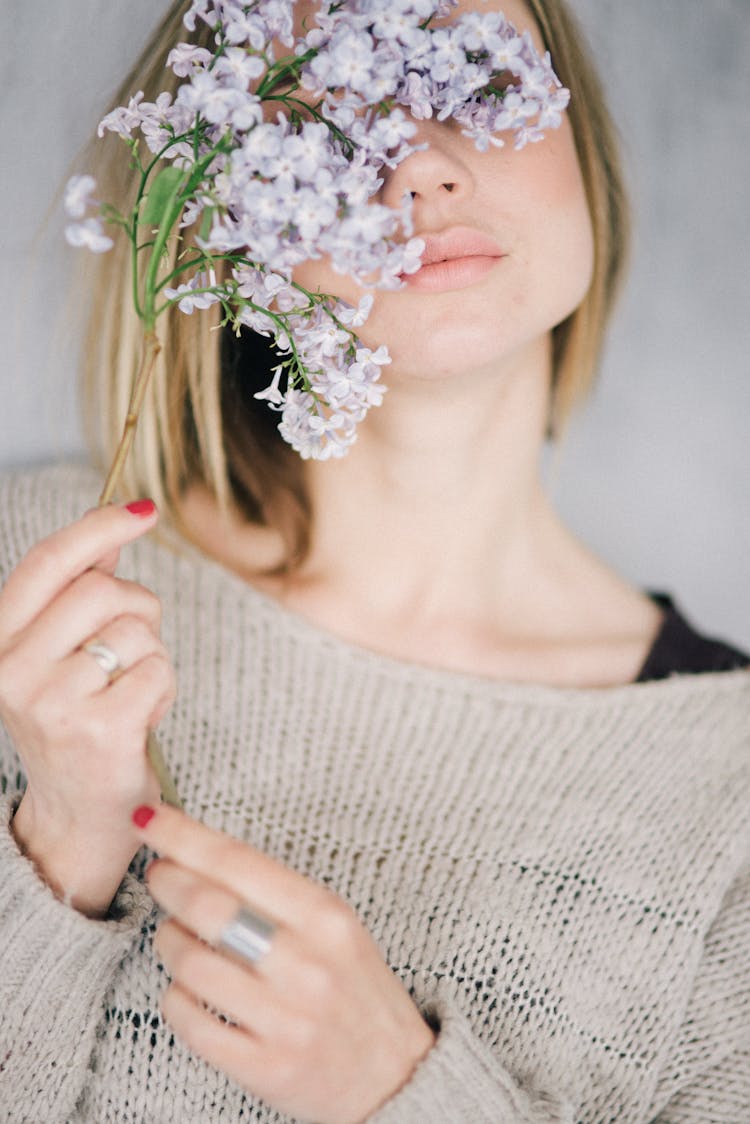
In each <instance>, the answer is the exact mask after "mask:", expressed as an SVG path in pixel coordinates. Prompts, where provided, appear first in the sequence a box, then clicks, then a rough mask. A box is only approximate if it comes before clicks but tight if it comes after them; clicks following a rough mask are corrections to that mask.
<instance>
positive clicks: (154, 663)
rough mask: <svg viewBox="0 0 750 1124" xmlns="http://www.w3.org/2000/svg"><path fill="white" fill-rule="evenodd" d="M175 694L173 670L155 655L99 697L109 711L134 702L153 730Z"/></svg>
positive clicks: (161, 658)
mask: <svg viewBox="0 0 750 1124" xmlns="http://www.w3.org/2000/svg"><path fill="white" fill-rule="evenodd" d="M176 693H177V684H176V682H175V675H174V669H173V668H172V665H171V663H170V662H169V660H168V658H167V656H166V654H164V655H162V654H161V653H159V652H156V653H154V654H152V655H150V656H145V657H144V658H143V659H142V660H139V662H138V663H137V664H135V665H134V666H133V667H130V668H128V670H127V671H126V672H125V673H124V675H121V676H120V677H119V678H118V679H116V680H115V681H114V682H113V683H111V684H110V686H109V687H107V689H106V691H102V692H101V694H100V695H99V696H98V697H99V700H100V704H101V706H102V707H105V708H107V709H110V708H111V709H112V710H116V709H117V708H119V707H122V708H125V707H127V706H129V707H131V708H132V707H133V699H135V700H136V702H137V706H138V713H139V714H141V715H143V717H144V720H145V723H146V726H147V727H148V728H149V729H150V730H153V729H155V728H156V726H158V724H159V722H161V720H162V718H163V717H164V715H165V714H166V712H167V710H168V709H169V707H170V706H171V705H172V703H173V702H174V700H175V696H176ZM178 780H179V778H178Z"/></svg>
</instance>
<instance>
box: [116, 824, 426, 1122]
mask: <svg viewBox="0 0 750 1124" xmlns="http://www.w3.org/2000/svg"><path fill="white" fill-rule="evenodd" d="M152 811H153V815H152V816H151V818H150V819H149V820H148V822H147V823H145V822H144V821H145V820H146V819H147V814H148V813H147V811H146V810H145V809H138V811H137V812H136V813H134V822H136V824H138V823H139V821H140V824H141V825H143V826H140V834H141V837H142V839H143V842H144V843H146V844H147V845H148V846H149V847H151V848H153V849H154V850H155V851H157V852H158V853H159V855H160V856H163V857H161V858H159V859H157V860H156V861H155V862H153V863H152V864H151V866H150V867H149V870H148V874H147V879H148V885H149V888H150V890H151V893H152V895H153V897H154V899H155V901H156V902H157V904H158V905H160V906H161V907H162V909H164V910H165V912H166V913H167V914H168V915H169V917H168V919H167V920H166V921H164V922H162V924H161V925H160V926H159V929H158V932H157V935H156V941H155V948H156V951H157V954H158V955H159V958H160V960H161V961H162V963H163V964H164V966H165V968H166V969H167V972H168V973H169V975H170V976H171V978H172V983H171V984H170V986H169V987H168V988H167V991H166V992H165V994H164V996H163V999H162V1004H161V1009H162V1013H163V1015H164V1018H165V1019H166V1020H167V1022H168V1023H169V1024H170V1025H171V1027H172V1029H173V1030H174V1032H175V1034H177V1035H178V1036H179V1037H180V1038H181V1039H182V1040H183V1042H185V1044H186V1045H187V1047H188V1049H190V1050H191V1051H192V1052H193V1053H196V1054H199V1055H200V1056H201V1057H203V1058H204V1059H205V1060H206V1061H207V1062H210V1063H211V1064H212V1065H214V1066H216V1067H217V1068H218V1069H220V1070H222V1071H223V1072H224V1073H226V1074H227V1075H228V1076H229V1077H231V1078H233V1079H234V1080H235V1081H236V1082H238V1084H240V1085H241V1086H242V1087H243V1088H244V1089H246V1090H247V1091H248V1092H249V1093H252V1094H254V1095H255V1096H258V1097H262V1098H263V1100H265V1101H266V1102H267V1103H269V1104H271V1105H273V1106H274V1107H275V1108H277V1109H278V1110H280V1111H281V1112H284V1113H287V1114H289V1115H291V1116H296V1117H299V1118H301V1119H304V1120H314V1121H319V1122H321V1124H355V1122H359V1121H362V1120H365V1119H366V1118H367V1117H368V1116H370V1115H371V1114H372V1113H373V1112H374V1111H375V1110H376V1109H377V1108H379V1107H380V1106H381V1105H382V1104H383V1103H384V1102H385V1101H387V1100H388V1099H389V1098H390V1097H391V1096H393V1094H394V1093H395V1092H396V1091H397V1090H398V1089H399V1088H401V1086H402V1085H404V1084H405V1083H406V1082H407V1081H408V1079H409V1077H410V1076H411V1074H412V1073H413V1071H414V1069H415V1067H416V1065H417V1063H418V1062H419V1061H420V1060H421V1059H422V1058H423V1057H424V1056H425V1054H427V1052H428V1051H429V1050H430V1048H431V1046H432V1045H433V1043H434V1041H435V1035H434V1033H433V1031H432V1030H431V1029H430V1028H429V1026H428V1025H427V1023H426V1022H425V1021H424V1019H423V1018H422V1016H421V1015H420V1013H419V1011H418V1010H417V1008H416V1006H415V1005H414V1002H413V1000H412V999H411V997H410V995H409V993H408V992H407V991H406V989H405V988H404V986H403V984H402V983H401V982H400V981H399V980H398V979H397V977H396V976H395V975H394V974H393V972H392V971H391V970H390V968H389V967H388V966H387V964H386V963H385V962H384V961H383V958H382V956H381V954H380V952H379V950H378V948H377V946H376V944H375V942H374V941H373V939H372V937H371V936H370V935H369V933H368V932H367V930H366V929H365V928H364V926H363V925H362V924H361V922H360V921H359V919H358V918H357V916H356V914H355V913H354V911H353V910H352V909H350V908H349V906H348V905H346V904H345V903H344V902H343V901H342V900H341V899H340V898H338V897H337V896H336V895H335V894H333V893H332V892H331V891H330V890H327V889H326V888H325V887H324V886H322V885H320V884H318V883H315V882H313V881H311V880H309V879H308V878H305V877H303V876H302V875H301V874H297V873H296V872H294V871H292V870H290V869H289V868H288V867H286V866H284V865H283V864H282V863H279V862H276V861H275V860H274V859H272V858H270V857H269V856H268V855H265V854H263V853H262V852H261V851H257V850H255V849H254V848H252V847H250V846H248V845H247V844H245V843H240V842H238V841H237V840H235V839H232V838H230V837H229V836H227V835H224V834H223V833H222V832H218V831H213V830H211V829H210V828H207V827H205V826H204V825H203V824H201V823H198V822H197V821H196V820H192V819H190V818H189V817H188V816H186V815H184V814H183V813H181V812H178V811H175V810H174V809H173V808H169V807H166V806H164V805H162V806H160V807H159V808H158V809H154V810H152ZM242 906H249V908H250V909H251V910H252V911H253V912H256V911H257V913H258V914H259V915H261V916H262V917H265V918H267V919H269V920H270V921H272V922H273V924H274V925H275V929H274V932H273V935H272V937H271V942H270V946H269V948H268V950H267V951H266V952H265V953H264V954H263V955H262V956H261V957H260V959H258V960H257V961H256V962H255V963H253V964H250V963H249V962H246V961H241V960H238V959H236V958H234V957H233V956H228V955H226V954H224V953H222V952H220V951H219V950H218V948H217V947H212V946H216V945H218V942H219V941H220V938H221V935H222V931H223V930H224V929H225V928H226V926H227V924H228V923H229V922H230V921H231V920H232V919H233V918H234V917H235V916H236V915H237V913H238V910H239V909H240V908H241V907H242ZM206 1005H208V1007H210V1008H212V1009H213V1010H215V1011H218V1012H220V1013H221V1014H222V1015H223V1016H226V1017H228V1019H229V1020H231V1021H230V1022H227V1021H226V1020H225V1019H224V1020H222V1019H219V1018H217V1016H216V1015H215V1014H213V1013H212V1012H211V1011H209V1010H207V1008H206Z"/></svg>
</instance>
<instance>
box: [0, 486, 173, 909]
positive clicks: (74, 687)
mask: <svg viewBox="0 0 750 1124" xmlns="http://www.w3.org/2000/svg"><path fill="white" fill-rule="evenodd" d="M132 506H133V510H131V509H130V508H128V507H127V506H123V507H116V506H108V507H104V508H100V509H95V510H93V511H89V512H87V514H86V515H84V516H83V518H82V519H80V520H78V522H76V523H74V524H72V525H71V526H69V527H65V528H64V529H63V530H61V531H58V532H56V533H55V534H53V535H50V536H49V538H46V539H44V540H42V541H41V542H40V543H37V545H36V546H34V547H32V549H31V550H30V551H29V553H28V554H27V555H26V557H25V558H24V559H23V560H22V561H21V562H20V564H19V565H18V566H17V568H16V569H15V570H14V571H13V573H12V574H11V575H10V577H9V578H8V581H7V583H6V585H5V587H4V588H3V590H2V592H0V718H2V720H3V722H4V724H5V726H6V727H7V729H8V732H9V733H10V735H11V738H12V739H13V742H14V744H15V747H16V750H17V752H18V755H19V757H20V758H21V761H22V762H23V766H24V769H25V772H26V776H27V778H28V787H27V789H26V792H25V794H24V796H23V799H22V801H21V804H20V805H19V807H18V810H17V812H16V815H15V817H14V820H13V832H14V835H15V836H16V839H17V840H18V842H19V844H20V846H21V847H22V848H23V850H24V851H25V852H26V854H27V855H28V856H29V857H30V858H31V859H32V860H33V861H34V862H35V864H36V866H37V868H38V869H39V872H40V874H41V875H42V877H43V878H44V879H45V880H46V881H47V882H48V884H49V885H50V886H51V887H52V889H53V890H54V891H55V892H56V893H57V894H58V895H59V896H61V897H63V898H64V899H65V900H67V901H69V902H70V904H72V905H73V906H74V907H75V908H77V909H79V910H81V911H82V912H84V913H86V914H88V915H90V916H94V917H101V916H104V915H105V914H106V912H107V909H108V907H109V905H110V903H111V901H112V898H113V897H114V895H115V893H116V891H117V887H118V886H119V884H120V882H121V881H122V878H123V875H124V874H125V871H126V870H127V868H128V865H129V863H130V861H131V859H132V857H133V855H134V854H135V852H136V851H137V849H138V838H137V837H136V835H135V832H134V830H133V827H132V823H131V821H130V812H131V810H132V809H133V808H134V807H136V806H137V805H138V804H143V803H145V804H148V803H152V804H153V803H154V802H158V800H159V784H158V781H157V779H156V776H155V774H154V772H153V770H152V768H151V766H150V764H149V761H148V758H147V755H146V739H147V734H148V731H149V729H151V728H153V727H155V726H156V725H157V723H158V722H159V721H160V720H161V718H162V717H163V716H164V714H165V712H166V711H167V709H168V708H169V706H170V704H171V702H172V701H173V699H174V695H175V679H174V672H173V670H172V666H171V663H170V661H169V657H168V655H167V652H166V650H165V648H164V646H163V645H162V643H161V640H160V638H159V626H160V616H161V612H160V605H159V601H158V600H157V598H156V597H155V595H154V594H153V593H151V592H150V591H149V590H147V589H145V588H144V587H143V586H141V585H138V584H136V583H134V582H130V581H124V580H123V579H121V578H117V577H115V573H114V571H115V567H116V565H117V561H118V557H119V550H120V547H122V546H124V545H125V544H126V543H128V542H132V541H133V540H134V539H136V538H138V537H139V536H140V535H142V534H144V533H145V532H146V531H149V530H150V529H151V528H152V527H153V526H154V524H155V523H156V520H157V512H156V509H155V507H153V505H149V504H148V503H143V502H142V503H140V504H135V505H132ZM94 638H95V639H96V640H98V641H100V642H101V643H102V644H105V645H106V646H107V647H108V648H111V649H112V651H113V652H114V653H116V655H117V656H118V657H119V660H120V663H121V665H122V670H121V671H119V672H118V673H117V676H116V677H115V678H114V679H113V680H112V681H111V682H110V680H109V677H108V676H107V674H106V673H105V672H104V671H103V670H102V668H101V667H100V666H99V664H98V663H97V662H96V660H95V659H94V658H93V656H92V655H91V654H89V653H88V652H86V651H85V650H84V648H83V645H84V644H86V643H87V641H90V640H92V639H94Z"/></svg>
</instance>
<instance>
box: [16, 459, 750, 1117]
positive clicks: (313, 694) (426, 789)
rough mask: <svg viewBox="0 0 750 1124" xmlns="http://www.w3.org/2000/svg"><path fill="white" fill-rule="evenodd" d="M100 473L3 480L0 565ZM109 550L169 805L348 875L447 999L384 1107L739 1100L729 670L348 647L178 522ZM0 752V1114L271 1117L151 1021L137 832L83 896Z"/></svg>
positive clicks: (739, 961)
mask: <svg viewBox="0 0 750 1124" xmlns="http://www.w3.org/2000/svg"><path fill="white" fill-rule="evenodd" d="M97 485H98V478H97V477H96V476H94V475H93V474H92V473H91V472H89V471H88V470H87V469H82V468H71V467H67V468H59V469H52V470H42V471H36V472H33V473H25V474H17V475H12V476H10V477H7V478H5V479H3V480H2V483H0V578H2V579H4V578H5V577H6V576H7V574H8V572H9V570H10V569H11V568H12V567H13V566H14V565H15V564H16V563H17V562H18V560H19V559H20V557H21V556H22V554H23V553H24V552H25V551H26V549H28V547H29V545H30V544H31V543H32V542H34V541H35V540H37V539H39V538H40V537H42V536H43V535H46V534H48V533H49V532H50V531H51V530H52V529H53V528H56V527H58V526H61V525H62V524H64V523H66V522H69V521H71V520H72V519H74V518H75V517H77V516H78V515H80V514H81V512H82V511H83V510H85V509H86V508H87V507H89V506H91V505H92V503H93V502H94V500H95V497H96V490H97ZM120 573H122V574H123V575H125V576H127V577H130V578H133V579H135V580H138V581H141V582H143V583H144V584H146V585H148V586H149V587H151V588H153V589H154V590H155V591H156V592H157V593H158V595H159V596H160V597H161V599H162V601H163V605H164V623H163V635H164V638H165V641H166V644H167V646H168V648H169V650H170V652H171V653H172V656H173V659H174V661H175V665H176V667H177V672H178V680H179V697H178V700H177V702H176V704H175V706H174V707H173V709H172V710H171V711H170V713H169V715H168V716H167V718H166V719H165V720H164V722H163V723H162V726H161V728H160V739H161V742H162V746H163V748H164V751H165V753H166V756H167V758H168V760H169V762H170V765H171V767H172V769H173V772H174V774H175V776H176V780H177V784H178V787H179V789H180V792H181V794H182V796H183V798H184V800H185V804H186V807H187V810H188V811H189V812H190V813H191V814H192V815H194V816H196V817H198V818H200V819H202V820H204V821H205V822H206V823H208V824H210V825H212V826H214V827H218V828H221V829H223V830H225V831H227V832H229V833H230V834H232V835H234V836H237V837H238V838H242V839H246V840H247V841H249V842H251V843H252V844H253V845H255V846H257V847H261V848H263V849H264V850H265V851H267V852H268V853H269V854H271V855H273V856H274V857H276V858H278V859H280V860H282V861H283V862H285V863H288V864H289V865H290V866H291V867H293V868H294V869H296V870H299V871H301V872H303V873H305V874H307V875H309V876H310V877H312V878H315V879H318V880H319V881H321V882H324V883H326V884H327V885H328V886H330V887H331V888H332V889H334V890H335V891H336V892H337V893H338V894H340V895H341V896H342V897H343V898H344V899H345V900H346V901H348V902H349V903H350V904H351V905H352V906H353V907H354V909H355V910H356V911H357V912H358V914H359V916H360V918H361V919H362V921H363V923H364V924H365V925H366V926H367V928H368V929H369V931H370V932H371V933H372V934H373V936H374V938H375V940H376V941H377V943H378V945H379V947H380V948H381V950H382V953H383V956H384V957H385V959H386V960H387V962H388V963H389V964H390V966H391V967H392V969H393V971H394V972H395V973H396V974H397V975H398V977H399V978H400V979H401V980H402V981H403V982H404V984H405V985H406V986H407V987H408V988H409V989H410V991H411V993H412V995H413V996H414V998H415V1001H416V1003H417V1004H418V1006H419V1007H420V1009H421V1010H422V1011H423V1012H424V1013H425V1014H427V1015H430V1016H431V1017H432V1018H433V1019H435V1020H436V1021H437V1022H438V1023H439V1025H440V1031H439V1035H438V1039H437V1043H436V1045H435V1047H434V1048H433V1049H432V1050H431V1052H430V1053H429V1054H428V1056H427V1058H426V1059H425V1060H424V1061H423V1063H422V1064H421V1065H420V1066H419V1067H418V1069H417V1071H416V1072H415V1074H414V1075H413V1077H412V1078H411V1080H410V1081H409V1082H408V1083H407V1085H406V1086H405V1087H404V1088H403V1089H402V1090H400V1091H399V1092H398V1093H397V1094H396V1095H395V1096H394V1097H393V1098H392V1099H391V1100H390V1101H389V1102H388V1103H387V1104H385V1105H384V1106H383V1107H382V1108H381V1109H380V1110H379V1111H378V1112H377V1113H376V1114H375V1115H374V1116H373V1117H372V1118H371V1119H372V1120H373V1121H374V1122H376V1124H423V1122H426V1121H429V1122H445V1124H484V1122H487V1124H490V1122H492V1124H506V1122H507V1124H519V1122H520V1124H532V1122H533V1124H553V1122H554V1124H563V1122H565V1124H576V1122H579V1121H580V1122H585V1124H604V1122H608V1121H617V1122H618V1124H644V1122H652V1121H658V1124H692V1122H698V1121H700V1122H703V1124H709V1122H711V1124H743V1122H745V1124H746V1122H747V1121H750V827H749V823H748V819H749V817H748V808H750V802H749V800H748V797H749V796H750V673H748V672H747V671H732V672H727V673H722V674H708V675H700V676H679V677H675V678H672V679H668V680H664V681H661V682H655V683H642V684H633V685H629V686H624V687H615V688H607V689H599V690H594V689H592V690H570V689H554V688H544V687H534V686H518V685H510V684H504V683H497V682H493V681H491V680H485V679H480V678H473V677H469V676H462V675H457V674H453V673H449V672H443V671H436V670H432V669H429V668H424V667H419V666H415V665H410V664H406V663H401V662H399V661H396V660H392V659H386V658H383V657H381V656H378V655H375V654H372V653H370V652H367V651H365V650H363V649H359V648H356V647H354V646H352V645H350V644H347V643H344V642H343V641H340V640H338V639H336V638H334V637H332V636H330V635H328V634H326V633H325V632H322V631H321V630H319V629H317V628H315V627H313V626H312V625H310V624H308V623H306V622H305V621H304V620H302V619H301V618H299V617H298V616H296V615H294V614H292V613H289V612H287V611H285V610H284V609H282V608H280V607H279V606H278V605H277V604H275V603H274V602H273V601H272V600H270V599H268V598H266V597H264V596H262V595H261V594H259V593H257V592H256V591H254V590H252V589H251V588H249V587H248V586H247V585H246V584H244V583H243V582H241V581H240V580H239V579H238V578H236V577H234V576H233V575H231V574H229V573H227V572H226V571H224V570H223V569H222V568H221V567H219V566H217V565H215V564H213V563H211V562H208V561H206V560H205V559H203V558H202V557H200V556H199V555H198V554H197V553H196V552H195V551H192V550H190V549H188V548H186V549H185V551H183V552H182V553H177V552H175V551H173V550H171V549H168V548H166V547H164V546H159V545H157V544H156V543H155V542H153V541H142V542H139V543H138V544H136V545H134V546H133V547H129V548H127V549H126V550H125V551H124V552H123V557H122V564H121V567H120ZM0 765H1V766H2V782H1V790H2V794H3V795H2V801H3V806H2V817H0V829H1V835H0V851H1V852H2V856H1V858H0V862H1V863H2V878H1V879H0V949H2V971H1V972H0V979H1V980H2V985H1V990H0V1120H2V1121H6V1120H7V1121H12V1122H13V1124H15V1122H29V1124H63V1122H65V1124H67V1122H74V1124H81V1122H86V1124H110V1122H111V1124H115V1122H116V1124H130V1122H132V1124H212V1122H213V1121H225V1120H226V1121H232V1122H233V1124H234V1122H240V1121H258V1122H261V1121H262V1122H270V1121H276V1122H279V1121H283V1120H287V1119H288V1118H286V1117H283V1116H282V1115H280V1114H279V1113H278V1112H276V1111H274V1110H273V1109H271V1108H269V1107H268V1106H266V1105H264V1104H263V1103H262V1102H261V1101H259V1100H257V1099H254V1098H252V1097H251V1096H250V1095H248V1094H245V1093H244V1092H243V1091H242V1090H241V1089H240V1088H239V1087H238V1086H237V1085H236V1084H234V1083H233V1082H232V1081H230V1080H228V1079H226V1078H225V1077H224V1076H223V1075H222V1074H221V1073H219V1072H218V1071H216V1070H215V1069H213V1068H212V1067H211V1066H209V1065H207V1064H205V1063H204V1062H203V1061H202V1060H201V1059H200V1058H198V1057H192V1056H191V1055H190V1054H189V1053H188V1051H187V1050H186V1049H185V1048H184V1047H183V1046H182V1045H181V1043H180V1042H179V1041H176V1040H175V1039H174V1038H173V1037H172V1035H171V1034H170V1032H169V1029H168V1028H167V1027H166V1026H165V1024H164V1023H163V1021H162V1019H161V1017H160V1015H159V996H160V994H161V992H162V991H163V989H164V987H165V985H166V976H165V973H164V971H163V969H162V968H161V967H160V966H159V965H158V963H157V961H156V959H155V957H154V953H153V949H152V937H153V932H154V929H155V925H156V922H157V917H156V913H155V911H154V910H153V909H152V908H151V906H150V900H149V898H148V895H147V892H146V890H145V888H144V886H143V884H142V875H143V869H144V867H145V864H146V862H147V860H148V858H149V857H150V856H148V855H147V854H146V853H145V852H144V851H141V852H140V853H139V855H138V856H137V858H136V860H135V861H134V863H133V866H132V868H131V871H130V873H129V874H128V876H127V878H126V880H125V882H124V883H123V885H122V887H121V890H120V892H119V894H118V896H117V899H116V901H115V903H114V905H113V911H112V916H111V919H108V920H107V921H103V922H102V921H93V920H89V919H87V918H85V917H83V916H81V915H79V914H77V913H76V912H74V911H73V910H72V909H70V908H69V907H68V906H66V905H65V904H64V903H62V902H60V901H58V900H57V899H56V898H55V897H54V896H53V894H52V893H51V892H50V891H49V890H48V889H47V888H46V887H45V886H44V884H43V883H42V882H41V881H40V879H39V878H38V876H37V874H36V872H35V870H34V868H33V867H32V865H31V864H30V863H29V862H28V861H27V860H26V859H25V858H24V857H23V856H21V855H20V854H19V853H18V850H17V848H16V846H15V844H14V841H13V838H12V836H11V835H10V833H9V831H8V827H7V825H8V823H9V820H10V817H11V814H12V810H13V808H14V807H15V805H16V804H17V801H18V797H19V794H20V792H21V791H22V789H23V784H24V780H23V776H22V771H21V768H20V765H19V762H18V759H17V757H16V756H15V754H14V751H13V749H12V747H11V745H10V742H9V740H8V738H7V736H6V735H5V734H0ZM362 1018H363V1019H366V1018H367V1011H363V1012H362Z"/></svg>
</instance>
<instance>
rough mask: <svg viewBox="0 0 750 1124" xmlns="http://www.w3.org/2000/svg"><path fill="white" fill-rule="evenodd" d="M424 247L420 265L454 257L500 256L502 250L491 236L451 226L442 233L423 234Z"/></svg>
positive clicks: (502, 255) (449, 259)
mask: <svg viewBox="0 0 750 1124" xmlns="http://www.w3.org/2000/svg"><path fill="white" fill-rule="evenodd" d="M421 238H422V239H423V240H424V243H425V249H424V253H423V254H422V265H423V266H425V265H433V264H434V263H435V262H441V261H453V260H454V259H455V258H473V257H487V258H501V257H504V254H503V251H502V250H501V249H500V247H499V246H498V244H497V242H495V240H494V239H493V238H490V237H489V236H488V235H486V234H482V233H481V232H480V231H478V230H471V229H469V228H468V227H463V228H462V227H453V228H452V229H451V230H446V231H443V233H442V234H423V235H421Z"/></svg>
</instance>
